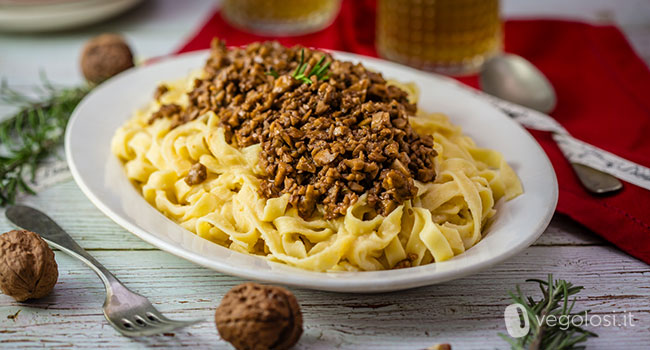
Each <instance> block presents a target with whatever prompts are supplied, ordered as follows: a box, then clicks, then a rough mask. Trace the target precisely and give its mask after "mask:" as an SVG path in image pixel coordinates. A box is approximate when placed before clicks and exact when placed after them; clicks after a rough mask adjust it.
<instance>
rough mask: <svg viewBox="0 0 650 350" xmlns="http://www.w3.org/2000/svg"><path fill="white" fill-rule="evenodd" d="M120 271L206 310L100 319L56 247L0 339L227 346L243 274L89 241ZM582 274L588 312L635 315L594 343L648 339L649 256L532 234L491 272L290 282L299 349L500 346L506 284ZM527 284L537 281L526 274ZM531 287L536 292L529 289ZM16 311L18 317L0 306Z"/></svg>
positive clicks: (164, 303)
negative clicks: (171, 323) (132, 331)
mask: <svg viewBox="0 0 650 350" xmlns="http://www.w3.org/2000/svg"><path fill="white" fill-rule="evenodd" d="M93 254H94V255H95V256H96V257H97V258H98V260H100V261H101V262H103V263H104V264H105V265H106V266H107V267H108V268H109V269H110V270H112V271H113V272H114V273H115V274H116V275H117V276H118V277H119V278H120V279H121V280H122V281H124V282H125V283H126V284H127V285H128V286H130V287H131V288H132V289H134V290H135V291H137V292H140V293H142V294H144V295H146V296H148V297H150V298H151V300H152V302H154V304H156V306H157V307H159V308H160V309H161V310H162V311H163V312H165V313H166V314H168V315H169V316H171V317H173V318H178V319H191V318H197V317H199V318H205V319H206V320H208V321H207V322H204V323H201V324H198V325H195V326H193V327H190V328H188V329H186V330H182V331H179V332H175V333H174V336H157V337H151V338H147V339H138V340H136V339H128V338H124V337H121V336H119V335H117V333H116V332H115V331H114V330H113V329H111V328H110V326H108V325H107V324H106V322H105V321H104V320H103V316H102V314H101V305H102V302H103V298H104V290H103V287H102V286H101V284H100V282H99V280H98V279H97V277H96V276H94V274H93V273H92V272H91V271H90V270H89V269H87V268H86V267H84V266H83V265H82V264H81V263H79V262H77V261H76V260H73V259H72V258H70V257H67V256H65V255H63V254H62V253H57V261H58V263H59V266H60V268H59V270H60V274H61V276H60V279H59V283H58V284H57V287H56V289H55V291H54V293H53V294H52V295H51V296H49V297H47V298H45V299H42V300H38V301H33V302H30V303H26V304H18V303H16V302H14V301H13V299H11V298H9V297H7V296H4V295H0V343H1V345H0V347H2V348H38V347H51V348H59V347H78V348H92V349H96V348H119V349H124V348H143V347H162V346H170V347H173V348H175V347H183V346H184V347H189V348H192V349H194V348H196V349H202V348H206V349H207V348H210V349H214V348H217V349H227V348H229V347H228V346H227V345H226V344H225V343H224V342H223V341H221V340H220V339H219V338H218V336H217V334H216V331H215V327H214V323H213V321H212V317H213V312H214V309H215V307H216V306H217V305H218V303H219V300H220V299H221V297H222V296H223V294H224V293H225V292H226V291H227V290H228V289H230V288H231V287H232V286H234V285H236V284H239V283H241V282H243V281H242V280H241V279H239V278H235V277H229V276H225V275H222V274H219V273H216V272H214V271H211V270H208V269H205V268H201V267H198V266H196V265H193V264H192V263H189V262H187V261H185V260H182V259H179V258H176V257H174V256H171V255H169V254H167V253H164V252H160V251H131V252H128V251H97V252H94V253H93ZM549 272H551V273H554V274H556V275H557V276H558V277H562V278H567V279H570V280H571V281H572V282H574V283H576V284H578V285H584V286H585V290H584V291H583V292H582V293H581V294H580V296H579V299H578V305H577V308H579V309H584V308H589V309H592V310H593V311H592V313H593V314H600V315H604V314H610V313H613V312H616V313H618V314H617V315H619V316H621V315H622V311H623V310H625V311H627V312H632V314H633V316H634V317H633V319H634V326H630V325H628V326H625V327H624V326H621V327H599V328H595V329H594V330H595V331H596V332H597V333H598V334H599V335H600V337H599V338H597V339H595V340H590V341H589V349H612V348H620V346H621V344H625V347H626V348H630V349H632V348H643V347H644V346H646V345H647V344H648V341H650V287H649V286H648V283H647V282H648V277H650V267H649V266H648V265H646V264H644V263H642V262H640V261H638V260H635V259H633V258H630V257H629V256H627V255H625V254H623V253H621V252H619V251H617V250H615V249H613V248H610V247H602V246H580V247H576V246H558V247H548V246H535V247H531V248H529V249H527V250H526V251H524V252H523V253H522V254H520V255H518V256H516V257H514V258H512V259H510V260H509V261H507V262H505V263H503V264H501V265H499V266H497V267H494V268H492V269H490V270H489V271H487V272H484V273H481V274H478V275H475V276H471V277H468V278H464V279H460V280H456V281H452V282H448V283H444V284H441V285H435V286H430V287H423V288H418V289H413V290H408V291H402V292H395V293H384V294H375V295H354V294H338V293H329V292H318V291H310V290H304V289H294V292H295V293H296V296H297V297H298V300H299V301H300V303H301V305H302V309H303V312H304V317H305V334H304V335H303V337H302V339H301V341H300V343H299V346H298V347H297V349H331V348H342V349H414V350H415V349H421V348H425V347H427V346H430V345H432V344H434V343H438V342H449V343H451V344H452V345H453V347H454V349H486V348H504V347H505V346H506V345H505V342H504V341H503V340H501V339H500V338H499V337H498V336H497V333H498V332H505V326H504V323H503V319H502V315H503V310H504V308H505V306H506V305H508V304H509V303H510V301H509V299H508V297H507V292H508V290H512V289H513V288H514V287H515V285H516V284H517V283H520V284H521V283H523V281H524V280H525V279H526V278H531V277H537V278H544V276H545V274H546V273H549ZM523 289H524V290H525V291H528V292H534V291H535V290H536V287H535V286H534V285H532V284H526V285H524V286H523ZM534 293H536V292H534ZM18 310H20V311H21V312H20V314H18V316H17V317H16V318H15V320H12V319H8V318H7V316H9V315H13V314H15V313H16V312H17V311H18Z"/></svg>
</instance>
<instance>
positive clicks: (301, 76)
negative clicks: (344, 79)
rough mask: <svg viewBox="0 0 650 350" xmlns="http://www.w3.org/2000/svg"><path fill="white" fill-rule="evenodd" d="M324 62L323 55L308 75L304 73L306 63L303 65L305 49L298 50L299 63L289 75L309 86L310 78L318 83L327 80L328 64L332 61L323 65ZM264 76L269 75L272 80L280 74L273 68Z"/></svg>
mask: <svg viewBox="0 0 650 350" xmlns="http://www.w3.org/2000/svg"><path fill="white" fill-rule="evenodd" d="M324 61H325V55H323V57H321V58H320V60H318V62H316V64H315V65H314V67H312V69H310V70H309V72H308V73H305V70H307V63H305V49H302V50H300V61H299V62H298V67H296V70H294V71H293V73H291V76H292V77H293V78H294V79H296V80H299V81H301V82H303V83H305V84H311V83H312V81H311V79H309V78H310V77H311V76H314V75H315V76H316V80H318V81H323V80H327V79H329V77H330V76H329V74H327V69H328V68H329V66H330V64H331V63H332V61H329V62H327V63H325V64H323V62H324ZM264 74H266V75H270V76H272V77H274V78H278V77H280V74H279V73H278V72H277V71H276V70H275V69H273V68H271V69H269V71H268V72H266V73H264Z"/></svg>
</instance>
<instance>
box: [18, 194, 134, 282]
mask: <svg viewBox="0 0 650 350" xmlns="http://www.w3.org/2000/svg"><path fill="white" fill-rule="evenodd" d="M5 215H6V216H7V219H9V221H11V222H12V223H13V224H14V225H16V226H17V227H19V228H22V229H25V230H29V231H33V232H36V233H38V234H39V235H40V236H41V237H42V238H43V239H44V240H45V241H46V242H47V243H49V244H50V245H51V246H54V247H56V248H58V249H60V250H62V251H64V252H65V253H67V254H68V255H71V256H73V257H75V258H77V259H79V260H81V261H83V262H84V263H85V264H86V265H88V266H89V267H90V268H91V269H93V271H95V273H96V274H97V276H99V278H100V279H101V280H102V282H104V285H105V286H106V291H107V292H108V293H109V294H110V293H111V292H112V288H113V287H115V286H118V285H119V286H122V287H124V286H123V285H122V283H121V282H120V281H119V280H118V279H117V277H115V276H114V275H113V274H112V273H111V272H110V271H108V269H106V268H105V267H104V265H102V264H100V263H99V261H97V260H95V258H93V257H92V255H90V254H88V252H87V251H86V250H85V249H83V248H82V247H81V246H80V245H79V244H77V242H76V241H75V240H74V239H72V237H70V235H69V234H68V233H67V232H65V231H64V230H63V229H62V228H61V227H60V226H59V225H57V223H56V222H54V220H52V219H51V218H50V217H49V216H47V215H45V214H44V213H43V212H41V211H39V210H36V209H34V208H32V207H28V206H25V205H15V206H11V207H9V208H8V209H7V211H6V212H5ZM124 288H126V287H124Z"/></svg>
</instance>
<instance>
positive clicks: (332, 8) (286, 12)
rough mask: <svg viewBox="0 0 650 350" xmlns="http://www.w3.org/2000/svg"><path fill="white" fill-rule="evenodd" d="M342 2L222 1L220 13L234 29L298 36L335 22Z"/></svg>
mask: <svg viewBox="0 0 650 350" xmlns="http://www.w3.org/2000/svg"><path fill="white" fill-rule="evenodd" d="M340 7H341V0H224V2H223V8H222V14H223V16H224V18H225V19H226V20H227V21H228V22H229V23H230V24H232V25H233V26H235V27H238V28H240V29H243V30H246V31H249V32H253V33H257V34H262V35H300V34H307V33H311V32H316V31H319V30H321V29H323V28H325V27H327V26H328V25H330V24H331V23H332V21H334V18H336V15H337V14H338V12H339V9H340Z"/></svg>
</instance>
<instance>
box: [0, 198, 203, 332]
mask: <svg viewBox="0 0 650 350" xmlns="http://www.w3.org/2000/svg"><path fill="white" fill-rule="evenodd" d="M5 215H6V216H7V219H9V221H11V222H12V223H13V224H14V225H16V226H18V227H20V228H22V229H25V230H29V231H33V232H36V233H38V234H39V235H40V236H41V237H43V239H44V240H45V241H46V242H47V243H49V244H50V245H51V246H53V247H56V248H59V249H61V250H62V251H64V252H66V253H68V254H69V255H71V256H73V257H75V258H77V259H79V260H81V261H83V262H84V263H85V264H86V265H88V266H90V268H92V269H93V270H94V271H95V273H97V275H98V276H99V278H101V280H102V282H104V285H105V286H106V301H105V302H104V316H105V317H106V320H108V323H110V324H111V326H113V327H114V328H115V329H117V330H118V331H119V332H120V333H122V334H123V335H125V336H127V337H139V336H146V335H154V334H160V333H165V332H170V331H172V330H175V329H178V328H182V327H187V326H189V325H192V324H195V323H198V322H201V321H203V320H193V321H175V320H171V319H169V318H167V317H165V316H163V315H162V314H161V313H160V312H159V311H158V310H156V308H155V307H154V306H153V305H151V302H149V300H148V299H147V298H145V297H143V296H142V295H140V294H137V293H134V292H132V291H130V290H129V289H128V288H127V287H126V286H124V285H123V284H122V282H120V281H119V280H118V279H117V277H115V276H114V275H113V274H112V273H111V272H110V271H108V270H107V269H106V268H105V267H104V266H103V265H102V264H100V263H99V262H98V261H97V260H95V258H93V257H92V256H91V255H90V254H88V252H86V251H85V250H84V249H83V248H82V247H81V246H79V245H78V244H77V242H75V241H74V240H73V239H72V237H70V235H68V234H67V233H66V232H65V231H64V230H63V229H62V228H61V227H60V226H59V225H57V224H56V222H54V221H53V220H52V219H51V218H50V217H48V216H47V215H45V214H44V213H42V212H40V211H38V210H36V209H34V208H31V207H28V206H24V205H16V206H12V207H10V208H8V209H7V211H6V212H5Z"/></svg>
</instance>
